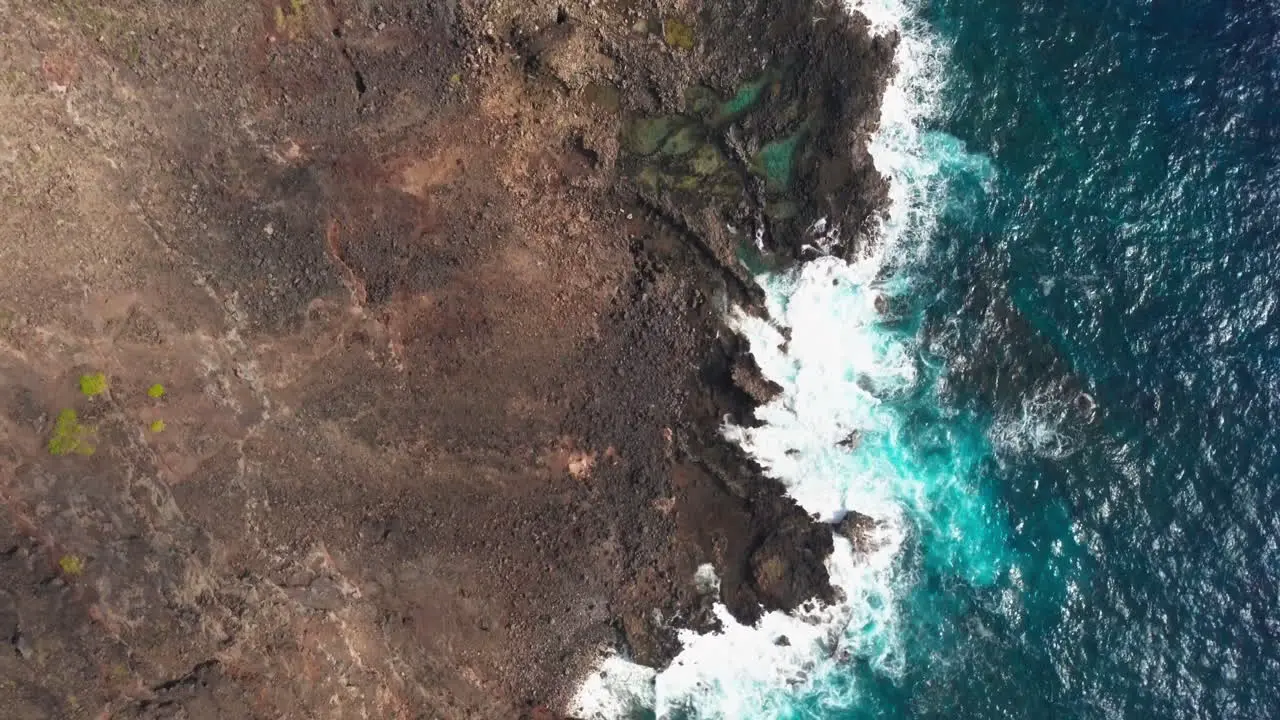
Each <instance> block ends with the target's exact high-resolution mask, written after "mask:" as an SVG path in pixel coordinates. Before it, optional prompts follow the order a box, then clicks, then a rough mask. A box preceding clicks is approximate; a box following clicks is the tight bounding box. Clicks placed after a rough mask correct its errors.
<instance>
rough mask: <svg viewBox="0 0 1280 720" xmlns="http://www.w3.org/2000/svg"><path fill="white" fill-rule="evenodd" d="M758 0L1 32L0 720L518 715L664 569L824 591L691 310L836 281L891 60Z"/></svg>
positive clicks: (84, 9) (869, 173)
mask: <svg viewBox="0 0 1280 720" xmlns="http://www.w3.org/2000/svg"><path fill="white" fill-rule="evenodd" d="M779 5H780V4H778V3H763V2H753V1H751V0H741V1H739V0H734V1H733V2H728V3H714V4H712V3H708V4H705V5H699V4H690V3H668V2H657V3H653V4H635V3H629V2H622V3H583V4H560V3H551V2H539V1H538V0H519V1H514V2H500V1H495V2H477V3H466V2H464V3H458V4H453V3H443V4H439V5H431V6H423V7H420V6H418V5H410V4H398V5H370V4H364V3H355V2H341V1H339V0H333V1H332V2H318V1H317V0H305V1H303V0H293V1H292V2H283V3H278V2H273V1H268V2H264V3H262V4H261V7H260V13H254V14H250V15H249V16H246V14H245V13H244V12H243V8H242V6H241V5H239V4H234V3H230V2H221V1H217V0H211V1H210V2H206V3H204V4H201V5H199V6H197V7H194V8H179V7H166V8H160V9H157V8H156V7H153V6H149V5H144V4H142V3H129V2H127V3H123V4H121V5H119V6H118V7H113V8H111V9H109V10H101V9H96V7H95V6H90V5H82V4H78V3H74V2H62V1H52V0H51V1H50V2H43V1H37V2H33V3H27V4H24V5H22V6H21V7H17V8H14V11H13V12H11V13H8V14H7V16H6V17H5V19H4V20H0V32H3V34H4V43H3V45H4V47H5V48H6V49H5V51H4V52H3V54H0V69H3V70H5V74H4V75H3V79H4V82H5V83H6V88H5V89H6V91H7V94H6V97H7V98H8V99H7V100H6V101H5V102H6V103H7V107H6V108H4V110H5V115H4V117H5V119H4V120H0V137H4V138H6V139H8V138H13V139H14V140H15V142H11V143H8V144H6V145H5V146H4V150H3V152H4V155H3V157H4V159H5V163H4V164H3V165H0V190H3V197H4V198H5V203H6V206H7V207H8V208H10V210H11V212H10V214H9V217H8V218H7V222H6V223H5V224H4V225H3V226H0V233H3V235H0V243H3V246H4V247H6V248H8V251H7V252H8V255H7V257H6V260H7V262H8V264H9V265H10V266H11V268H12V270H13V280H12V281H11V282H9V283H8V284H7V285H6V286H5V287H4V288H0V310H2V311H3V312H2V313H0V319H2V320H3V323H2V324H0V330H2V332H0V380H3V388H4V390H3V392H4V395H3V403H2V404H0V408H2V409H3V413H0V436H3V438H4V440H5V443H4V445H5V448H6V449H5V453H4V455H3V456H0V459H2V462H0V469H2V470H3V477H2V478H0V498H2V499H3V502H4V508H5V512H3V513H0V587H3V588H5V589H4V590H3V591H0V634H5V636H6V637H8V638H10V643H11V645H12V648H13V652H10V653H7V654H5V657H4V658H3V659H2V660H0V673H2V674H3V675H4V676H5V677H6V678H9V679H10V682H9V683H8V684H6V685H5V686H4V687H3V688H0V704H2V705H3V706H4V707H6V708H12V709H13V712H12V715H11V716H12V717H14V718H35V717H51V716H52V717H122V718H126V717H137V718H143V717H155V718H159V717H191V718H213V717H271V718H284V717H298V718H303V717H308V718H309V717H348V716H350V717H368V716H373V717H441V718H509V717H517V716H520V715H521V714H524V713H533V712H535V710H536V711H537V712H538V713H542V712H544V711H548V712H549V711H550V710H555V709H558V708H561V707H563V705H564V703H565V701H566V700H567V697H568V695H569V694H570V693H572V691H573V690H574V688H575V687H576V685H577V683H578V681H579V680H580V679H581V677H582V676H583V674H584V673H586V672H589V671H590V669H591V668H592V667H593V665H594V663H595V662H596V661H597V660H598V659H599V657H600V655H601V653H606V652H615V651H621V652H623V653H624V654H626V655H627V656H628V657H630V658H632V659H634V660H636V661H637V662H641V663H644V664H649V665H653V666H662V665H663V664H664V663H666V662H668V661H669V660H670V658H671V657H672V656H673V654H674V653H675V652H676V650H677V649H678V645H677V643H676V640H675V632H676V631H677V630H678V629H680V628H695V629H699V630H710V629H712V627H713V625H712V621H711V619H710V615H709V613H708V609H709V606H710V602H711V598H710V597H709V596H708V595H707V594H706V593H705V592H704V591H703V589H700V588H699V587H698V586H697V584H696V583H695V582H694V575H695V572H696V569H697V568H698V567H699V566H700V565H702V564H704V563H708V562H709V563H712V564H713V565H714V566H715V568H716V571H717V574H718V576H719V578H720V581H721V584H720V598H721V600H722V601H723V602H724V603H725V604H726V605H727V607H728V608H729V609H730V611H731V612H732V613H733V614H734V616H735V617H737V618H738V619H740V620H743V621H746V622H749V621H751V620H753V619H754V618H755V617H757V616H758V614H759V613H760V612H761V609H762V608H763V609H779V608H781V609H791V608H795V607H797V606H798V605H799V604H800V603H802V602H804V601H806V600H808V599H810V598H815V597H817V598H829V597H830V594H831V592H832V590H831V588H830V585H829V584H828V581H827V577H826V571H825V569H824V566H823V559H824V558H825V556H826V555H827V554H828V553H829V552H830V550H831V528H830V527H828V526H825V525H821V524H818V523H815V522H814V521H812V520H811V519H810V518H808V517H807V516H806V515H805V513H804V512H803V511H802V510H801V509H800V508H798V507H797V506H796V505H795V504H794V503H793V502H792V501H790V500H789V499H787V498H786V497H785V495H784V493H783V489H782V487H781V486H780V484H779V483H777V482H776V481H773V480H771V479H769V478H767V477H765V476H763V474H762V473H761V472H760V470H759V468H758V467H756V466H755V465H754V464H753V463H752V462H751V461H749V460H748V459H747V458H745V457H744V456H743V454H742V453H741V451H739V450H738V449H737V448H735V447H733V446H732V445H730V444H729V443H727V442H726V441H724V440H723V438H722V437H721V436H720V428H721V425H722V423H723V421H724V419H725V418H726V417H727V418H730V419H732V420H733V421H734V422H738V423H750V422H752V410H753V408H754V407H755V406H756V405H757V404H759V403H761V402H764V401H766V400H767V399H768V398H769V397H770V396H771V394H772V393H773V392H775V391H776V389H775V388H771V387H770V385H769V383H768V382H767V381H764V380H763V379H762V378H760V376H759V372H758V370H757V369H756V368H755V366H754V363H753V362H752V361H751V359H750V356H749V354H747V353H746V352H745V348H744V347H743V343H742V341H741V340H740V339H738V338H736V337H735V336H734V335H733V334H732V333H731V332H729V331H728V330H727V328H726V327H725V326H724V324H723V318H724V317H725V313H726V311H727V309H728V308H729V307H730V306H731V305H737V306H740V307H745V308H747V309H748V310H749V311H756V312H759V309H758V308H757V307H756V303H757V302H758V299H759V298H758V290H757V289H756V288H755V287H754V285H753V284H752V281H751V278H750V271H749V270H747V267H753V268H769V267H772V268H778V267H783V266H786V265H788V264H791V263H794V262H797V261H799V260H802V259H804V258H805V257H808V256H809V255H810V254H811V253H813V252H818V251H824V252H825V251H830V252H836V253H843V254H850V253H853V252H856V251H857V249H858V248H857V245H858V242H859V240H860V238H862V237H863V235H864V233H865V231H866V229H867V228H868V227H870V222H871V220H872V216H873V213H874V212H876V210H877V208H879V207H881V206H882V205H883V203H884V201H885V192H886V188H885V185H884V181H883V179H882V178H880V177H879V176H878V175H877V174H876V172H875V170H874V168H873V167H872V166H871V162H870V158H869V156H867V154H866V149H865V145H866V139H867V136H868V135H869V134H870V133H871V132H872V131H873V130H874V122H875V118H876V117H877V114H878V113H877V110H878V103H879V99H880V96H881V94H882V93H883V90H884V86H885V83H886V81H887V78H888V76H889V73H890V70H891V63H892V54H893V42H892V40H887V41H886V40H873V39H872V38H871V37H870V36H869V34H868V33H867V32H866V29H865V28H864V27H862V26H861V25H860V24H859V22H858V21H857V20H855V19H853V18H850V17H848V16H847V15H846V13H845V11H844V10H842V9H840V8H838V7H824V6H823V5H821V4H819V3H816V2H808V1H807V0H804V1H798V2H794V3H788V4H782V5H785V6H783V7H779ZM819 220H824V221H825V225H822V224H820V223H819ZM836 228H838V230H839V233H838V235H837V234H836V233H835V232H833V230H834V229H836ZM98 373H102V375H103V377H104V379H105V383H106V388H105V389H104V390H103V391H102V392H96V393H84V392H82V391H81V390H82V388H81V386H80V385H79V379H80V378H82V377H93V376H96V375H97V374H98ZM157 385H162V386H163V390H162V391H161V392H160V393H159V394H155V393H150V392H149V391H148V388H153V387H155V386H157ZM67 410H72V411H74V412H75V418H76V419H77V420H76V421H77V423H78V424H79V425H78V427H79V428H81V430H82V432H83V441H84V442H83V443H82V444H81V445H78V446H77V447H78V450H77V451H76V452H70V453H57V454H53V453H51V452H50V448H51V447H53V446H52V445H50V444H49V440H50V434H51V433H53V432H57V419H58V418H60V417H64V415H63V414H64V413H65V411H67ZM157 423H159V424H158V425H157ZM59 447H61V446H59ZM80 450H83V451H84V452H80ZM849 532H850V533H854V534H856V532H857V528H850V529H849ZM548 709H549V710H548Z"/></svg>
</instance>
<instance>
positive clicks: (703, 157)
mask: <svg viewBox="0 0 1280 720" xmlns="http://www.w3.org/2000/svg"><path fill="white" fill-rule="evenodd" d="M722 167H724V156H723V155H721V154H720V151H719V150H717V149H716V147H715V146H714V145H711V144H707V145H703V146H702V147H700V148H698V150H697V151H696V152H695V153H694V154H693V157H692V158H691V159H690V160H689V169H690V170H692V171H693V174H694V175H702V176H706V175H714V174H715V173H716V172H717V171H719V170H720V168H722Z"/></svg>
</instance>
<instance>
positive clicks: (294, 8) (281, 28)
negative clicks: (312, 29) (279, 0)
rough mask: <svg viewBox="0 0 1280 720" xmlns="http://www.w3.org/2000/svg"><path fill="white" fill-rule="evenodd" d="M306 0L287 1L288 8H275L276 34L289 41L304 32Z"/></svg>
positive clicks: (279, 6)
mask: <svg viewBox="0 0 1280 720" xmlns="http://www.w3.org/2000/svg"><path fill="white" fill-rule="evenodd" d="M306 13H307V0H289V6H288V7H287V8H286V7H283V6H281V5H277V6H276V12H275V21H276V33H277V34H279V35H282V36H284V37H286V38H288V39H290V40H292V39H294V38H296V37H298V36H299V35H301V34H302V32H303V30H305V29H306V28H305V22H306Z"/></svg>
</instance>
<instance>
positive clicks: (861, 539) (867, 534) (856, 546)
mask: <svg viewBox="0 0 1280 720" xmlns="http://www.w3.org/2000/svg"><path fill="white" fill-rule="evenodd" d="M875 528H876V521H875V519H874V518H871V517H868V516H866V515H863V514H862V513H859V512H855V511H853V510H850V511H849V512H848V514H846V515H845V516H844V517H843V518H841V519H840V522H838V523H836V526H835V531H836V532H838V533H840V535H842V536H844V537H845V538H847V539H848V540H849V542H851V543H853V551H854V552H858V553H865V552H870V551H871V550H873V549H874V547H873V546H872V539H871V531H873V530H875Z"/></svg>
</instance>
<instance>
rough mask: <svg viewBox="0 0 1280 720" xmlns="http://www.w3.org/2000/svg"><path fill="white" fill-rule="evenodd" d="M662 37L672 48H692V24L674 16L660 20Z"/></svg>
mask: <svg viewBox="0 0 1280 720" xmlns="http://www.w3.org/2000/svg"><path fill="white" fill-rule="evenodd" d="M662 39H663V40H666V41H667V44H668V45H670V46H671V47H673V48H679V49H680V50H692V49H693V26H692V25H689V24H688V23H685V22H682V21H680V20H677V19H676V18H667V19H665V20H663V21H662Z"/></svg>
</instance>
